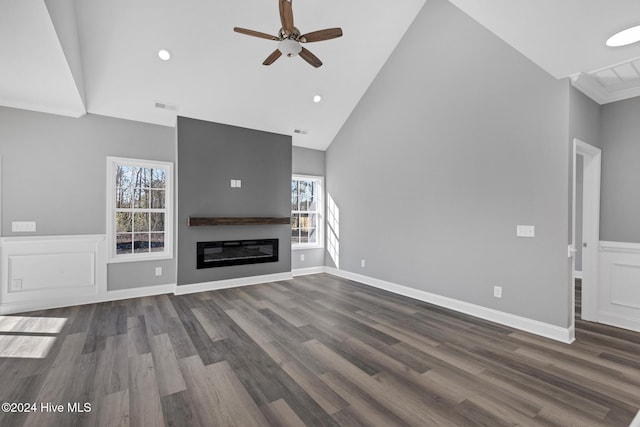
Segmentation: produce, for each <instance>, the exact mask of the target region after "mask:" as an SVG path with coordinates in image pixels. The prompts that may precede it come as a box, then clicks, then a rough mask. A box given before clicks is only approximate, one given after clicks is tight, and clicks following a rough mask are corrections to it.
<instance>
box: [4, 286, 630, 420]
mask: <svg viewBox="0 0 640 427" xmlns="http://www.w3.org/2000/svg"><path fill="white" fill-rule="evenodd" d="M56 319H61V320H56ZM0 331H1V332H0V354H2V355H3V356H4V357H1V358H0V379H1V385H0V402H22V403H27V402H31V403H36V404H37V405H38V406H39V405H41V404H43V403H45V404H46V403H47V402H51V403H53V404H63V405H64V406H65V408H64V410H63V411H62V412H61V413H51V412H48V413H47V412H43V411H42V410H41V408H40V407H39V408H38V411H37V412H33V413H22V414H13V413H2V414H0V425H1V426H3V427H5V426H23V425H25V426H38V427H41V426H73V425H79V426H85V425H86V426H94V425H97V426H117V425H123V426H126V425H131V426H145V427H148V426H162V425H168V426H169V425H176V426H198V425H199V426H216V427H219V426H232V425H233V426H240V427H244V426H268V425H274V426H303V425H307V426H332V425H343V426H367V427H368V426H440V425H451V426H475V425H486V426H503V425H525V426H536V425H540V426H543V425H544V426H592V425H593V426H599V425H609V426H625V427H626V426H627V425H628V424H629V422H630V421H631V419H632V418H633V417H634V416H635V414H636V413H637V411H638V408H639V407H640V334H637V333H633V332H629V331H624V330H620V329H615V328H610V327H606V326H601V325H596V324H589V323H586V322H582V321H579V320H578V321H577V341H576V342H575V343H574V344H572V345H566V344H562V343H558V342H554V341H551V340H547V339H544V338H540V337H537V336H534V335H531V334H527V333H525V332H520V331H516V330H513V329H510V328H507V327H504V326H500V325H496V324H492V323H489V322H485V321H482V320H479V319H476V318H472V317H469V316H465V315H461V314H458V313H455V312H451V311H448V310H445V309H441V308H438V307H435V306H431V305H428V304H425V303H421V302H418V301H415V300H411V299H408V298H404V297H401V296H397V295H393V294H390V293H387V292H383V291H380V290H377V289H373V288H370V287H367V286H365V285H361V284H357V283H354V282H350V281H347V280H343V279H339V278H336V277H334V276H330V275H326V274H320V275H314V276H306V277H299V278H296V279H294V280H290V281H284V282H278V283H268V284H262V285H256V286H250V287H243V288H235V289H229V290H224V291H216V292H205V293H200V294H192V295H183V296H173V295H162V296H157V297H148V298H137V299H131V300H126V301H116V302H110V303H103V304H94V305H86V306H79V307H71V308H64V309H56V310H47V311H41V312H36V313H27V314H24V315H23V316H22V317H20V316H2V317H0ZM48 344H51V347H50V348H48V347H47V345H48ZM47 351H48V353H47ZM38 352H40V353H42V354H44V353H46V354H47V356H46V357H45V358H41V359H34V358H26V357H24V356H28V355H30V354H31V355H34V354H35V353H38ZM20 356H22V357H20ZM68 402H78V403H80V404H83V403H85V402H87V403H90V404H91V409H92V410H91V412H88V413H87V412H85V413H69V411H68V408H67V404H68Z"/></svg>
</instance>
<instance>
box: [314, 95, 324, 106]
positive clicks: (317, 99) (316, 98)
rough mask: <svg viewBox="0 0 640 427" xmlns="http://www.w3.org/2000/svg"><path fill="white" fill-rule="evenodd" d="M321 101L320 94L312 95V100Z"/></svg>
mask: <svg viewBox="0 0 640 427" xmlns="http://www.w3.org/2000/svg"><path fill="white" fill-rule="evenodd" d="M320 101H322V96H321V95H316V96H314V97H313V102H315V103H316V104H317V103H318V102H320Z"/></svg>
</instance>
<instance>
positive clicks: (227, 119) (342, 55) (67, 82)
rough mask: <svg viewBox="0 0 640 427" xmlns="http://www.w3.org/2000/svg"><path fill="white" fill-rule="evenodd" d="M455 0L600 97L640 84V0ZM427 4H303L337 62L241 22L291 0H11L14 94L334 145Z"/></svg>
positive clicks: (22, 99)
mask: <svg viewBox="0 0 640 427" xmlns="http://www.w3.org/2000/svg"><path fill="white" fill-rule="evenodd" d="M426 1H440V0H426ZM449 1H450V2H451V3H453V4H454V5H456V6H457V7H459V8H460V9H461V10H463V11H464V12H465V13H467V14H469V15H470V16H471V17H473V18H474V19H476V20H477V21H478V22H480V23H481V24H482V25H484V26H485V27H486V28H488V29H489V30H490V31H492V32H494V33H495V34H496V35H497V36H499V37H500V38H502V39H503V40H505V41H506V42H507V43H509V44H510V45H511V46H513V47H514V48H515V49H517V50H518V51H520V52H521V53H522V54H523V55H525V56H527V57H528V58H529V59H531V60H532V61H533V62H535V63H537V64H538V65H539V66H540V67H541V68H543V69H544V70H546V71H547V72H549V73H550V74H551V75H552V76H554V77H556V78H565V77H570V78H571V79H572V81H573V82H574V84H575V85H576V87H578V88H579V89H580V90H583V91H584V92H585V93H587V94H588V95H589V96H591V97H592V98H593V99H595V100H596V101H598V102H600V103H606V102H611V101H615V100H618V99H623V98H626V97H630V96H637V95H639V94H640V62H638V61H637V60H638V59H640V45H638V44H636V45H632V46H629V47H623V48H615V49H614V48H607V47H606V46H604V41H605V40H606V39H607V38H608V37H609V36H610V35H611V34H613V33H614V32H616V31H618V30H621V29H623V28H626V27H628V26H631V25H634V24H638V23H640V22H639V21H640V18H639V17H640V2H637V0H616V1H615V2H612V1H611V0H564V1H562V2H559V1H557V0H491V1H483V2H478V1H477V0H449ZM424 3H425V0H401V1H396V2H382V1H380V2H371V1H367V0H351V1H349V2H344V1H339V0H322V1H320V0H305V1H298V0H296V1H294V2H293V11H294V16H295V25H296V27H298V28H299V29H300V30H301V31H302V32H303V33H306V32H310V31H314V30H318V29H323V28H331V27H342V29H343V31H344V36H343V37H341V38H337V39H333V40H328V41H323V42H318V43H309V44H307V45H306V47H307V48H308V49H309V50H311V51H312V52H313V53H314V54H315V55H317V56H318V57H319V58H320V59H321V60H322V61H323V62H324V65H323V66H322V67H320V68H317V69H316V68H313V67H311V66H310V65H308V64H307V63H306V62H304V61H303V60H302V59H301V58H285V57H283V58H280V59H279V60H278V61H276V62H275V63H274V64H273V65H271V66H269V67H266V66H263V65H262V61H263V60H264V59H265V58H266V57H267V56H268V55H269V54H270V53H271V52H272V51H273V50H274V49H275V48H276V42H274V41H270V40H265V39H259V38H253V37H248V36H245V35H241V34H237V33H234V32H233V27H234V26H239V27H244V28H250V29H254V30H258V31H262V32H265V33H269V34H274V35H275V34H277V32H278V30H279V28H280V21H279V14H278V1H277V0H235V1H231V2H230V1H225V2H223V1H220V0H207V1H205V0H183V1H175V0H136V1H130V0H78V1H74V0H3V1H1V2H0V105H5V106H9V107H15V108H22V109H27V110H34V111H43V112H48V113H54V114H61V115H66V116H72V117H79V116H81V115H83V114H85V113H87V112H89V113H94V114H100V115H106V116H112V117H120V118H125V119H130V120H137V121H142V122H148V123H155V124H160V125H165V126H174V125H175V117H176V114H180V115H184V116H188V117H193V118H197V119H203V120H208V121H214V122H219V123H227V124H231V125H236V126H242V127H248V128H253V129H259V130H265V131H270V132H276V133H282V134H288V135H292V136H293V141H294V144H295V145H299V146H304V147H309V148H316V149H325V148H326V147H327V146H328V145H329V144H330V143H331V141H332V140H333V138H334V136H335V135H336V134H337V132H338V131H339V130H340V127H341V126H342V124H343V123H344V122H345V120H346V119H347V118H348V116H349V114H350V113H351V111H352V110H353V108H354V107H355V106H356V104H357V103H358V101H359V100H360V98H361V97H362V95H363V94H364V93H365V91H366V90H367V88H368V87H369V84H370V83H371V81H372V80H373V79H374V78H375V76H376V74H377V73H378V71H379V70H380V69H381V67H382V66H383V65H384V63H385V61H386V60H387V58H388V57H389V55H390V54H391V53H392V52H393V50H394V48H395V46H396V45H397V44H398V42H399V41H400V39H401V38H402V36H403V35H404V33H405V32H406V30H407V28H408V27H409V26H410V24H411V22H412V21H413V19H414V18H415V16H416V15H417V13H418V12H419V11H420V9H421V8H422V6H423V5H424ZM442 43H446V40H443V41H442ZM160 49H167V50H169V51H170V52H171V54H172V58H171V60H170V61H167V62H164V61H161V60H160V59H159V58H158V56H157V53H158V51H159V50H160ZM416 54H420V53H419V52H417V53H416ZM469 66H470V72H472V69H473V64H470V65H469ZM316 94H319V95H322V97H323V100H322V101H321V102H320V103H317V104H316V103H314V102H313V100H312V98H313V96H314V95H316ZM162 106H165V108H159V107H162ZM167 106H168V108H166V107H167ZM296 129H297V130H300V131H303V132H302V133H296V132H295V130H296Z"/></svg>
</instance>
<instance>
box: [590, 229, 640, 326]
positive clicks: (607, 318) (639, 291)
mask: <svg viewBox="0 0 640 427" xmlns="http://www.w3.org/2000/svg"><path fill="white" fill-rule="evenodd" d="M598 321H599V322H601V323H607V324H610V325H613V326H618V327H622V328H627V329H632V330H635V331H640V244H637V243H624V242H600V277H599V289H598Z"/></svg>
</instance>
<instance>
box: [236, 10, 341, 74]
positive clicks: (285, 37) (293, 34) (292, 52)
mask: <svg viewBox="0 0 640 427" xmlns="http://www.w3.org/2000/svg"><path fill="white" fill-rule="evenodd" d="M279 2H280V21H281V22H282V28H280V31H278V35H277V36H272V35H269V34H266V33H261V32H260V31H254V30H248V29H246V28H240V27H234V28H233V31H235V32H236V33H240V34H246V35H248V36H253V37H260V38H263V39H268V40H276V41H278V42H279V43H278V48H277V49H276V50H274V51H273V53H271V55H269V56H268V57H267V59H265V60H264V62H263V63H262V64H263V65H271V64H273V63H274V62H275V61H276V59H278V58H280V56H282V54H285V55H286V56H288V57H293V56H296V55H300V56H301V57H302V59H304V60H305V61H307V62H308V63H309V64H311V65H313V66H314V67H316V68H318V67H319V66H321V65H322V61H320V60H319V59H318V57H317V56H315V55H314V54H313V53H311V52H309V51H308V50H307V49H305V48H304V47H302V46H301V45H300V43H311V42H319V41H322V40H329V39H335V38H336V37H340V36H342V29H341V28H327V29H326V30H318V31H312V32H310V33H307V34H302V35H301V34H300V30H298V29H297V28H296V27H295V26H294V25H293V9H292V7H291V0H279Z"/></svg>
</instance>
